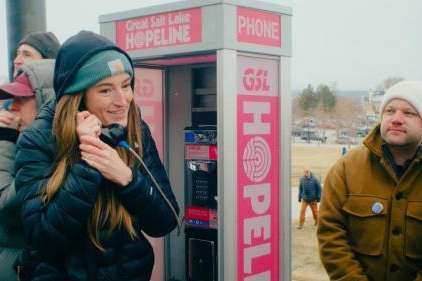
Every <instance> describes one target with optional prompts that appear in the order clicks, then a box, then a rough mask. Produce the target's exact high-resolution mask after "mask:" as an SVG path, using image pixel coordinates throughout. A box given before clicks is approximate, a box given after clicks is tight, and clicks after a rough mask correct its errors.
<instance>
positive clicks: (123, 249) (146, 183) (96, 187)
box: [16, 31, 178, 281]
mask: <svg viewBox="0 0 422 281" xmlns="http://www.w3.org/2000/svg"><path fill="white" fill-rule="evenodd" d="M133 86H134V71H133V66H132V63H131V60H130V58H129V56H128V55H127V54H126V53H125V52H124V51H123V50H121V49H119V48H118V47H116V46H115V45H114V44H113V43H112V42H110V41H109V40H108V39H106V38H104V37H102V36H99V35H97V34H94V33H92V32H87V31H82V32H80V33H78V34H77V35H75V36H73V37H71V38H70V39H68V40H67V41H66V42H65V43H64V44H63V45H62V47H61V48H60V50H59V54H58V56H57V60H56V67H55V72H54V89H55V92H56V101H54V102H52V103H50V104H48V105H47V106H46V107H44V108H43V110H42V112H41V114H40V115H39V117H38V118H37V119H36V120H35V122H34V125H33V126H32V127H31V128H29V129H27V130H25V131H24V133H23V134H22V135H21V137H20V138H19V141H18V146H17V156H16V170H17V175H16V187H17V189H18V196H19V197H20V198H22V200H23V201H24V203H23V208H22V218H23V224H24V230H25V240H26V242H27V249H26V251H25V254H26V255H23V258H22V260H21V266H22V269H23V272H24V274H23V277H24V278H27V279H28V280H34V281H35V280H72V281H85V280H110V281H117V280H118V281H126V280H127V281H129V280H131V281H144V280H145V281H146V280H149V279H150V276H151V271H152V267H153V263H154V256H153V251H152V247H151V246H150V244H149V242H148V241H147V240H146V238H145V237H144V235H143V232H144V233H146V234H148V235H150V236H153V237H159V236H163V235H166V234H168V233H169V232H170V231H172V230H173V229H174V228H175V226H176V224H177V220H176V218H175V215H174V214H173V211H175V212H176V213H177V212H178V206H177V203H176V200H175V197H174V194H173V192H172V190H171V187H170V184H169V180H168V177H167V174H166V172H165V170H164V168H163V165H162V163H161V161H160V159H159V157H158V153H157V150H156V147H155V143H154V141H153V139H152V137H151V133H150V131H149V129H148V126H147V125H146V124H145V123H144V122H143V121H142V120H141V118H140V113H139V111H138V108H137V107H136V105H135V103H134V100H133ZM111 124H119V125H121V126H123V127H124V128H125V129H126V134H125V136H124V139H126V140H127V143H128V144H129V145H130V146H131V147H132V148H134V149H135V150H136V151H137V152H138V154H140V155H141V157H142V158H143V160H144V162H145V164H146V166H147V167H148V168H149V170H150V171H151V173H152V175H153V176H154V178H155V179H156V180H157V182H158V184H159V185H160V186H161V188H162V189H163V191H164V194H165V196H166V198H168V200H169V202H170V204H168V203H167V202H165V199H164V198H163V196H162V195H161V194H160V193H159V192H158V190H157V188H156V187H155V186H154V185H153V182H152V179H151V178H150V177H149V176H148V175H147V174H146V172H145V170H144V169H143V168H142V167H140V166H139V164H138V163H137V162H136V160H135V158H134V156H132V155H131V154H130V153H129V152H128V151H127V150H125V149H123V148H120V147H117V148H115V147H112V146H110V145H109V144H107V143H105V142H104V141H103V139H102V138H100V134H101V129H102V128H104V127H107V126H109V125H111ZM172 209H173V211H172Z"/></svg>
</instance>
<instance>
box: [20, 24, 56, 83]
mask: <svg viewBox="0 0 422 281" xmlns="http://www.w3.org/2000/svg"><path fill="white" fill-rule="evenodd" d="M59 48H60V42H59V40H57V37H56V36H55V35H54V33H52V32H41V31H38V32H32V33H29V34H27V35H25V36H24V37H23V38H22V40H21V41H20V42H19V43H18V47H17V49H16V56H15V59H14V61H13V65H14V75H13V76H16V73H17V71H18V69H19V68H20V67H21V66H22V65H23V64H24V63H26V62H29V61H32V60H40V59H55V58H56V56H57V52H58V50H59Z"/></svg>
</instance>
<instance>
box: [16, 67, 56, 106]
mask: <svg viewBox="0 0 422 281" xmlns="http://www.w3.org/2000/svg"><path fill="white" fill-rule="evenodd" d="M54 64H55V60H54V59H42V60H35V61H30V62H27V63H25V64H24V65H22V67H21V68H20V70H19V72H20V73H21V72H23V73H25V74H26V75H27V76H28V78H29V81H30V82H31V86H32V89H33V91H34V94H35V99H36V101H37V106H38V109H39V108H40V107H41V106H42V105H43V104H44V103H46V102H47V101H49V100H50V99H52V98H54V89H53V73H54Z"/></svg>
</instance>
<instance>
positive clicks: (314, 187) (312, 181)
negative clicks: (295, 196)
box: [299, 173, 321, 202]
mask: <svg viewBox="0 0 422 281" xmlns="http://www.w3.org/2000/svg"><path fill="white" fill-rule="evenodd" d="M320 198H321V185H320V184H319V181H318V180H317V179H316V178H315V177H314V175H313V174H312V173H311V174H310V176H309V177H307V176H303V177H301V178H300V184H299V202H300V201H302V200H305V201H306V202H311V201H317V202H319V199H320Z"/></svg>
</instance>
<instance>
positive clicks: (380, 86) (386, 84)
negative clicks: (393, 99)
mask: <svg viewBox="0 0 422 281" xmlns="http://www.w3.org/2000/svg"><path fill="white" fill-rule="evenodd" d="M403 80H404V78H402V77H398V76H391V77H388V78H387V79H385V80H384V81H382V82H381V83H379V84H378V85H377V86H376V88H375V89H376V90H377V91H386V90H387V89H388V88H390V87H391V86H393V85H394V84H397V83H398V82H400V81H403Z"/></svg>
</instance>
